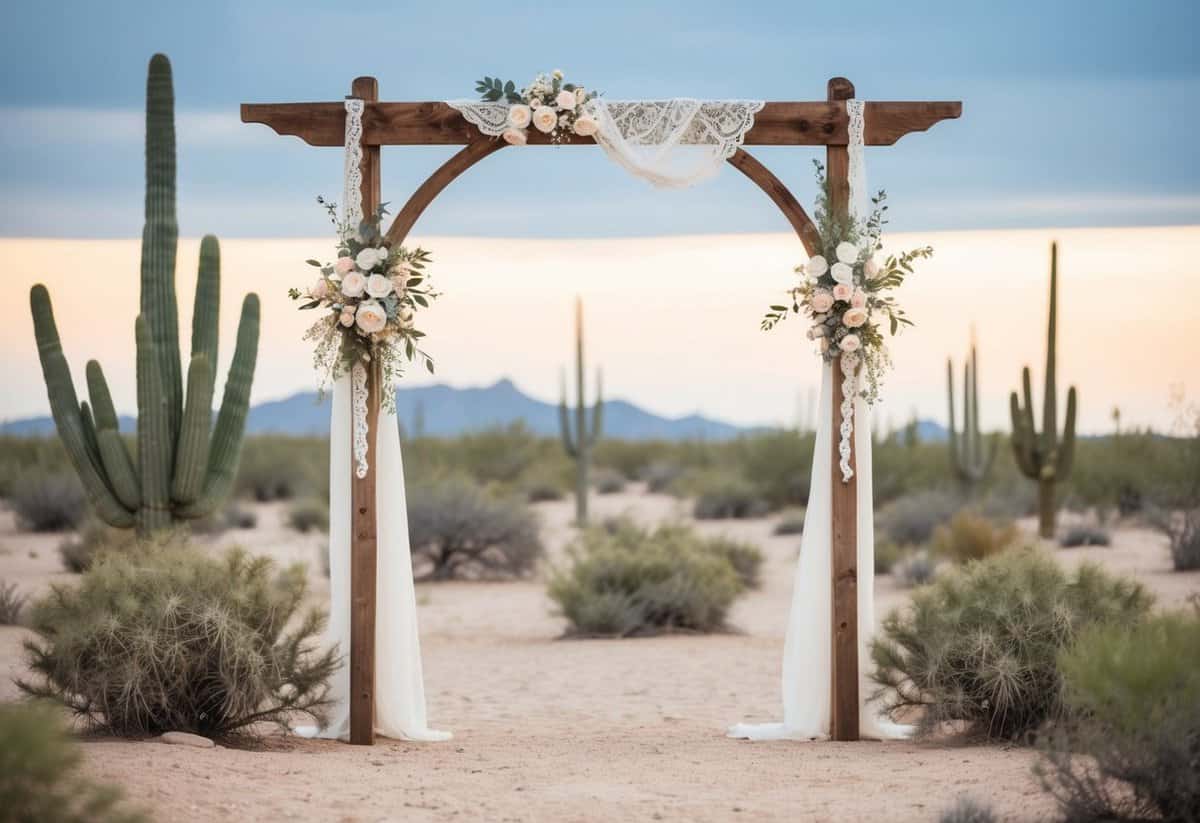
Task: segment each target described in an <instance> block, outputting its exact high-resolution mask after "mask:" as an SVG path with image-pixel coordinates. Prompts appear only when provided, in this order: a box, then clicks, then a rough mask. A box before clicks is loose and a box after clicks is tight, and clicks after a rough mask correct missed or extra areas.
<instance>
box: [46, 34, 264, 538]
mask: <svg viewBox="0 0 1200 823" xmlns="http://www.w3.org/2000/svg"><path fill="white" fill-rule="evenodd" d="M174 109H175V99H174V92H173V90H172V85H171V64H170V62H169V61H168V60H167V58H166V57H165V56H164V55H161V54H156V55H154V57H153V58H151V60H150V70H149V75H148V78H147V82H146V224H145V228H144V229H143V231H142V265H141V291H142V296H141V313H140V314H139V315H138V317H137V320H136V322H135V324H134V329H135V335H136V343H137V407H138V425H137V457H136V460H135V458H134V456H133V455H131V454H130V452H129V449H128V447H127V446H126V443H125V441H124V440H123V439H122V438H121V435H120V434H119V433H118V431H117V413H116V409H115V408H114V406H113V401H112V394H111V393H110V392H109V389H108V383H107V381H106V380H105V379H104V372H103V370H102V369H101V368H100V364H99V363H98V362H96V361H95V360H91V361H89V362H88V364H87V369H86V373H87V386H88V397H89V399H90V400H91V405H90V406H89V404H88V402H87V401H83V402H80V401H79V399H78V397H77V396H76V394H75V385H74V382H73V381H72V379H71V371H70V368H69V367H68V366H67V360H66V358H65V357H64V355H63V350H62V343H61V342H60V340H59V335H58V327H57V326H56V324H55V322H54V312H53V309H52V308H51V305H50V294H49V292H48V291H47V290H46V287H45V286H43V285H41V284H40V283H39V284H38V285H36V286H34V287H33V289H32V290H31V291H30V293H29V304H30V309H31V311H32V312H33V326H34V333H35V335H36V337H37V346H38V357H39V358H40V359H41V363H42V374H43V375H44V377H45V381H46V393H47V394H48V395H49V398H50V409H51V412H52V414H53V415H54V423H55V425H56V426H57V428H58V433H59V436H60V437H61V438H62V440H63V443H64V444H65V446H66V449H67V454H68V455H69V456H70V458H71V462H72V463H73V464H74V466H75V470H76V471H77V472H78V473H79V477H80V479H81V480H82V482H83V487H84V489H85V490H86V491H87V495H88V498H89V500H90V501H91V503H92V506H93V507H94V508H95V510H96V513H97V514H98V515H99V516H100V517H101V518H102V519H103V520H104V521H105V522H107V523H109V524H110V525H112V526H116V527H119V528H131V527H135V528H136V529H137V530H138V532H139V533H142V534H146V533H149V532H151V531H154V530H157V529H162V528H165V527H168V526H171V525H172V524H173V523H174V522H176V521H179V520H187V519H191V518H196V517H203V516H204V515H206V514H208V513H209V512H211V511H212V510H213V509H214V508H215V507H216V506H217V504H218V503H220V502H221V501H222V500H224V498H225V497H226V496H227V495H228V494H229V491H230V489H231V488H232V486H233V481H234V476H235V474H236V471H237V463H238V455H239V452H240V451H241V444H242V434H243V432H244V430H245V423H246V412H247V409H248V407H249V403H250V384H251V382H252V380H253V379H254V365H255V360H256V358H257V355H258V330H259V305H258V296H257V295H255V294H248V295H246V299H245V300H244V301H243V303H242V315H241V320H240V322H239V324H238V333H237V345H236V347H235V349H234V355H233V364H232V365H231V367H230V369H229V376H228V378H227V379H226V381H225V396H224V399H223V400H222V402H221V410H220V412H219V413H218V415H217V422H216V426H215V428H211V430H210V427H211V425H212V400H213V390H214V383H215V379H216V372H215V369H216V361H217V320H218V309H219V303H220V278H221V263H220V249H219V247H218V245H217V239H216V238H215V237H213V236H211V235H209V236H206V237H205V238H204V240H203V241H202V242H201V244H200V269H199V279H198V282H197V284H196V298H195V300H196V302H195V310H194V312H193V315H192V355H191V360H190V362H189V364H188V372H187V394H186V398H185V395H184V388H183V377H182V371H181V367H180V362H179V319H178V313H177V309H176V301H175V250H176V244H177V240H178V235H179V227H178V224H177V223H176V220H175V112H174Z"/></svg>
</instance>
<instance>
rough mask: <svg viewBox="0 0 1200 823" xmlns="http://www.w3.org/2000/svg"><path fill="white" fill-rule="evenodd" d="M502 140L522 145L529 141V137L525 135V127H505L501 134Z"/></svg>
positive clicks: (513, 144)
mask: <svg viewBox="0 0 1200 823" xmlns="http://www.w3.org/2000/svg"><path fill="white" fill-rule="evenodd" d="M501 136H502V137H503V138H504V142H505V143H508V145H510V146H524V145H525V144H526V143H528V142H529V138H528V137H527V136H526V135H525V129H505V130H504V134H503V135H501Z"/></svg>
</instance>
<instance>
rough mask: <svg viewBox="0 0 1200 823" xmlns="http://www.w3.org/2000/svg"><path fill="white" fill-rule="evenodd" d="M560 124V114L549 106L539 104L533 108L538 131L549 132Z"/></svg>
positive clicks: (534, 125)
mask: <svg viewBox="0 0 1200 823" xmlns="http://www.w3.org/2000/svg"><path fill="white" fill-rule="evenodd" d="M557 125H558V115H557V114H555V113H554V109H552V108H550V107H549V106H539V107H538V108H536V109H534V110H533V127H534V128H535V129H537V130H538V131H540V132H542V133H544V134H549V133H550V132H552V131H554V127H555V126H557Z"/></svg>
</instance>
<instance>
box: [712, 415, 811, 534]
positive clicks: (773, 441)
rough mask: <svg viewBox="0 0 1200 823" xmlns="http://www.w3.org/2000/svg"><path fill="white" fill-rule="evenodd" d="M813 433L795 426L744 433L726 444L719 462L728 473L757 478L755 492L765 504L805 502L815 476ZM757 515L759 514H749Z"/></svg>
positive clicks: (776, 506)
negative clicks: (803, 433)
mask: <svg viewBox="0 0 1200 823" xmlns="http://www.w3.org/2000/svg"><path fill="white" fill-rule="evenodd" d="M813 441H814V437H813V436H812V435H811V434H809V435H801V434H798V433H797V432H795V431H792V430H775V431H765V432H760V433H756V434H752V435H745V436H742V437H738V438H737V439H735V440H732V441H730V442H729V443H727V444H726V445H725V448H724V451H725V452H726V454H725V455H724V456H723V458H722V462H721V463H719V464H718V466H719V467H720V471H721V473H722V474H723V475H724V476H726V477H731V476H732V477H743V478H746V477H749V478H753V479H754V489H755V495H756V497H757V498H758V499H760V500H762V501H765V502H766V506H765V507H764V508H772V509H776V508H781V507H783V506H805V505H807V504H808V492H809V488H808V487H809V482H810V481H811V479H812V457H813V445H814V442H813ZM749 516H752V517H753V516H756V515H749Z"/></svg>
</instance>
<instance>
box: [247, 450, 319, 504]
mask: <svg viewBox="0 0 1200 823" xmlns="http://www.w3.org/2000/svg"><path fill="white" fill-rule="evenodd" d="M328 484H329V443H328V441H326V440H325V439H324V438H315V437H285V436H282V435H258V436H256V437H248V438H246V441H245V443H244V444H243V445H242V456H241V460H240V462H239V464H238V477H237V484H236V487H235V489H236V492H237V494H238V496H239V497H249V498H252V499H254V500H257V501H259V502H260V503H262V502H267V501H270V500H290V499H292V498H293V497H300V496H303V495H313V494H320V493H323V492H325V491H326V490H327V487H328Z"/></svg>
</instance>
